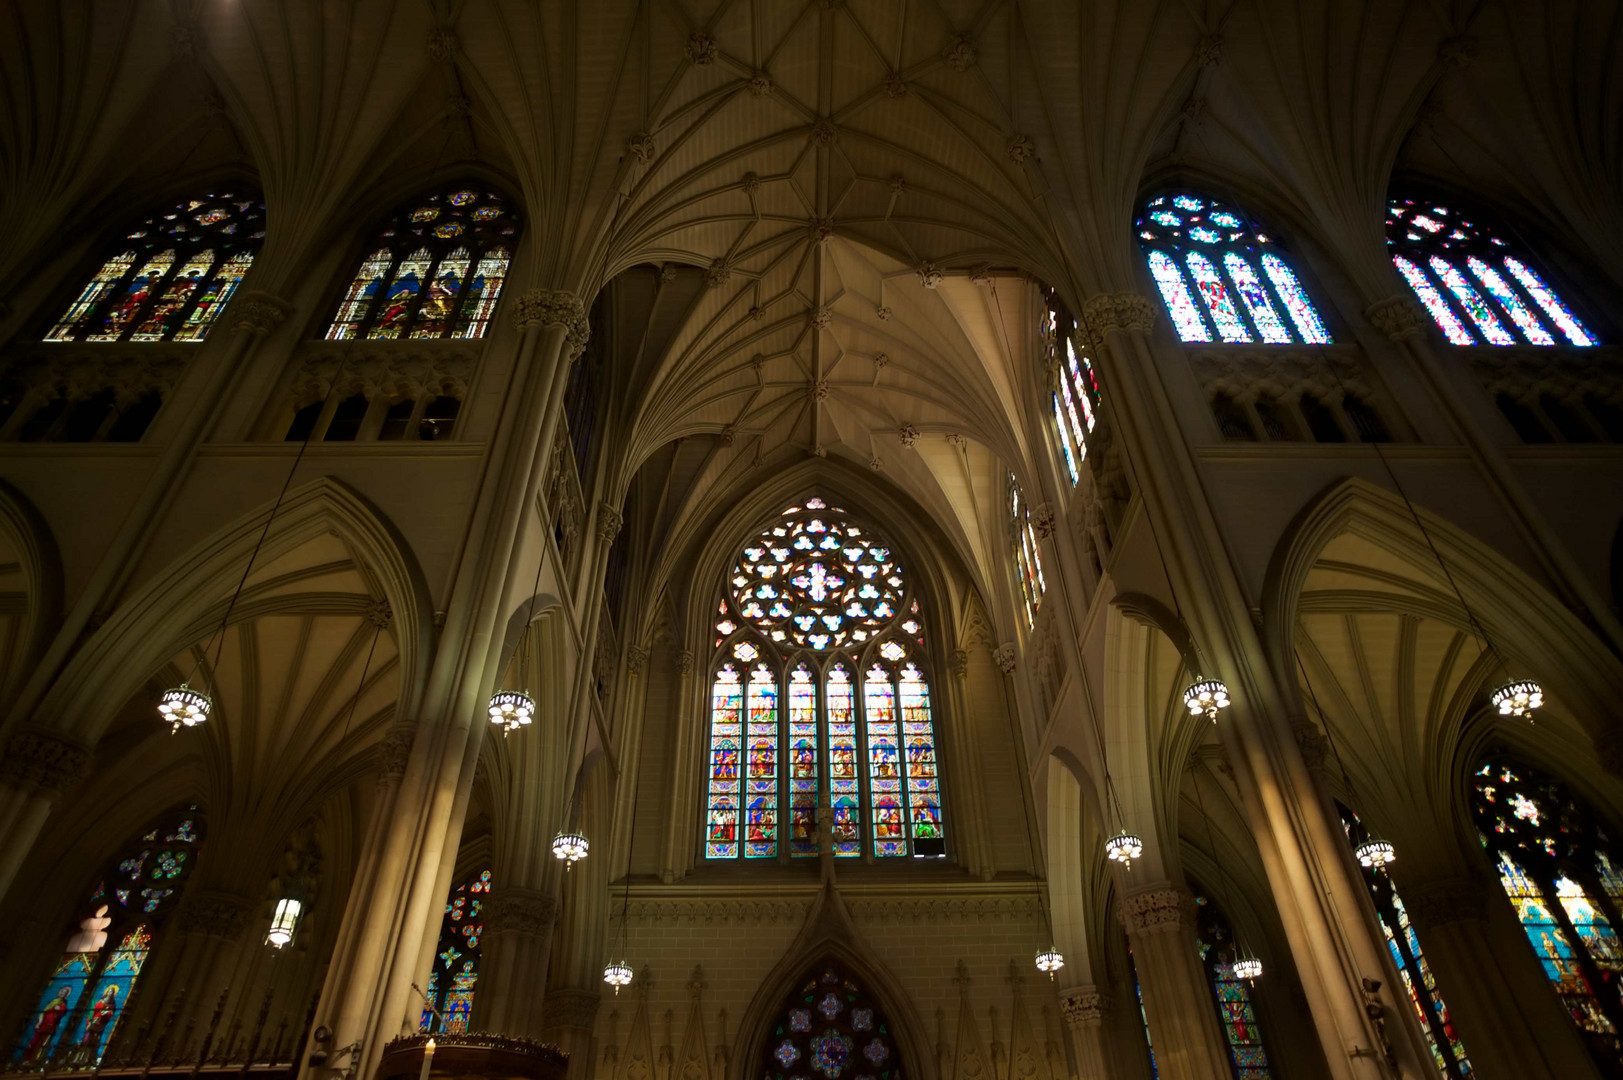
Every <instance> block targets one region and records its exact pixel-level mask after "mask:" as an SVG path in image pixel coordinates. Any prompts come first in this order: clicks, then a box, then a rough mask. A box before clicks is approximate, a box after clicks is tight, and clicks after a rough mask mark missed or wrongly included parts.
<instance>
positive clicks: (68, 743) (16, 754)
mask: <svg viewBox="0 0 1623 1080" xmlns="http://www.w3.org/2000/svg"><path fill="white" fill-rule="evenodd" d="M89 771H90V749H89V747H86V746H84V745H82V744H80V743H77V742H74V741H72V740H70V739H66V738H63V737H62V736H61V735H57V734H55V733H54V732H50V731H44V730H42V729H40V728H23V729H22V730H20V731H18V732H17V733H16V734H14V735H13V736H12V737H11V738H10V739H9V740H7V742H6V749H5V753H4V754H0V784H4V785H6V786H7V787H10V788H14V789H16V790H18V791H25V792H28V793H30V794H39V795H44V796H46V797H47V798H55V797H56V796H57V795H60V794H61V793H62V792H63V791H66V790H67V789H68V788H70V787H72V786H73V785H75V784H77V783H78V782H79V781H80V780H82V779H84V777H85V775H86V774H87V773H88V772H89Z"/></svg>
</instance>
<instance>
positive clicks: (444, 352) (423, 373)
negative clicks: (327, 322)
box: [289, 342, 479, 407]
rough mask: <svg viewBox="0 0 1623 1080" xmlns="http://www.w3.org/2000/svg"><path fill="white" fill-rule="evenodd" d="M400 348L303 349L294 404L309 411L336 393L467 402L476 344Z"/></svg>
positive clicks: (417, 344) (352, 344)
mask: <svg viewBox="0 0 1623 1080" xmlns="http://www.w3.org/2000/svg"><path fill="white" fill-rule="evenodd" d="M400 344H402V343H397V342H387V343H386V345H388V346H394V347H393V348H387V347H382V348H380V347H379V346H377V345H373V344H371V343H365V342H343V343H342V344H340V345H338V346H336V347H333V346H327V345H326V344H325V343H320V344H311V345H307V346H306V347H305V348H304V349H301V350H300V351H301V353H302V355H301V356H300V358H299V360H298V361H297V367H295V368H294V371H293V377H292V380H291V383H290V385H289V391H290V392H291V393H292V396H293V402H294V404H295V405H296V406H299V407H302V406H305V405H309V404H312V403H314V402H317V401H322V400H324V399H325V398H326V397H327V395H328V394H329V393H335V392H336V393H337V394H338V395H339V396H341V397H348V396H349V395H351V394H364V395H366V396H367V397H368V398H372V397H379V396H383V397H406V398H420V397H423V396H426V395H430V394H432V395H434V396H440V395H444V396H447V397H454V398H457V399H458V400H461V399H463V398H465V397H467V394H468V385H469V383H471V382H472V381H473V372H474V368H475V366H476V365H477V364H478V362H479V349H478V347H477V343H462V342H458V343H456V344H452V343H450V342H411V343H409V344H408V345H407V347H406V348H405V349H401V348H400V347H399V346H400ZM335 382H336V386H335V385H334V384H335Z"/></svg>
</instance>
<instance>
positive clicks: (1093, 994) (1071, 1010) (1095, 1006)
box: [1059, 986, 1109, 1031]
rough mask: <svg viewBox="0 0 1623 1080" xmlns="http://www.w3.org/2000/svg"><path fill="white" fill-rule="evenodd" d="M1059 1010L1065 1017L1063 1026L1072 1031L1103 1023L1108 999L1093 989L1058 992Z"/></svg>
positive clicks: (1088, 987) (1084, 988)
mask: <svg viewBox="0 0 1623 1080" xmlns="http://www.w3.org/2000/svg"><path fill="white" fill-rule="evenodd" d="M1059 1008H1060V1012H1061V1013H1062V1014H1063V1015H1064V1017H1065V1026H1066V1027H1068V1028H1070V1029H1071V1030H1073V1031H1074V1030H1076V1029H1077V1028H1080V1027H1096V1026H1098V1025H1099V1024H1101V1023H1103V1022H1104V1018H1105V1013H1106V1012H1108V1011H1109V999H1108V998H1107V997H1106V996H1105V994H1104V992H1103V991H1101V990H1098V989H1095V988H1094V987H1091V986H1077V987H1073V988H1071V989H1069V990H1063V991H1061V992H1060V997H1059Z"/></svg>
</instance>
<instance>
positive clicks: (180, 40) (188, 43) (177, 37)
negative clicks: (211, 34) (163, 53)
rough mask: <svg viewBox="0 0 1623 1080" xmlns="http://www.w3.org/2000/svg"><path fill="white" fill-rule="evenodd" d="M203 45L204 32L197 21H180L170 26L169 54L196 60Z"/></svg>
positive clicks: (183, 58)
mask: <svg viewBox="0 0 1623 1080" xmlns="http://www.w3.org/2000/svg"><path fill="white" fill-rule="evenodd" d="M202 47H203V33H202V30H201V29H200V28H199V27H198V25H197V24H196V23H195V22H192V21H189V20H188V21H187V22H179V23H176V24H175V25H174V26H172V27H170V28H169V55H170V56H171V57H173V58H174V59H176V60H181V61H185V60H194V59H196V58H197V54H198V52H199V51H200V50H201V49H202Z"/></svg>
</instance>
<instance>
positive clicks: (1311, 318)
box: [1262, 251, 1331, 345]
mask: <svg viewBox="0 0 1623 1080" xmlns="http://www.w3.org/2000/svg"><path fill="white" fill-rule="evenodd" d="M1262 268H1263V269H1264V270H1265V271H1266V272H1267V274H1268V280H1269V281H1271V282H1273V283H1274V289H1275V290H1276V291H1277V292H1278V293H1279V298H1280V299H1281V300H1283V301H1284V302H1285V310H1286V311H1288V312H1290V317H1291V322H1293V323H1295V324H1296V332H1297V333H1298V334H1300V335H1301V337H1302V340H1303V341H1305V342H1307V343H1308V344H1310V345H1328V344H1329V343H1330V340H1331V339H1330V331H1329V330H1327V329H1325V326H1324V320H1323V319H1320V318H1319V311H1318V309H1317V308H1315V307H1314V306H1313V301H1312V300H1310V299H1308V295H1307V290H1306V289H1304V288H1302V283H1301V282H1300V281H1298V280H1296V271H1294V270H1292V269H1291V268H1290V264H1289V263H1287V262H1286V261H1285V260H1284V259H1282V258H1280V257H1279V256H1278V255H1275V254H1274V253H1273V252H1271V251H1270V252H1267V253H1266V254H1264V255H1263V257H1262Z"/></svg>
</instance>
